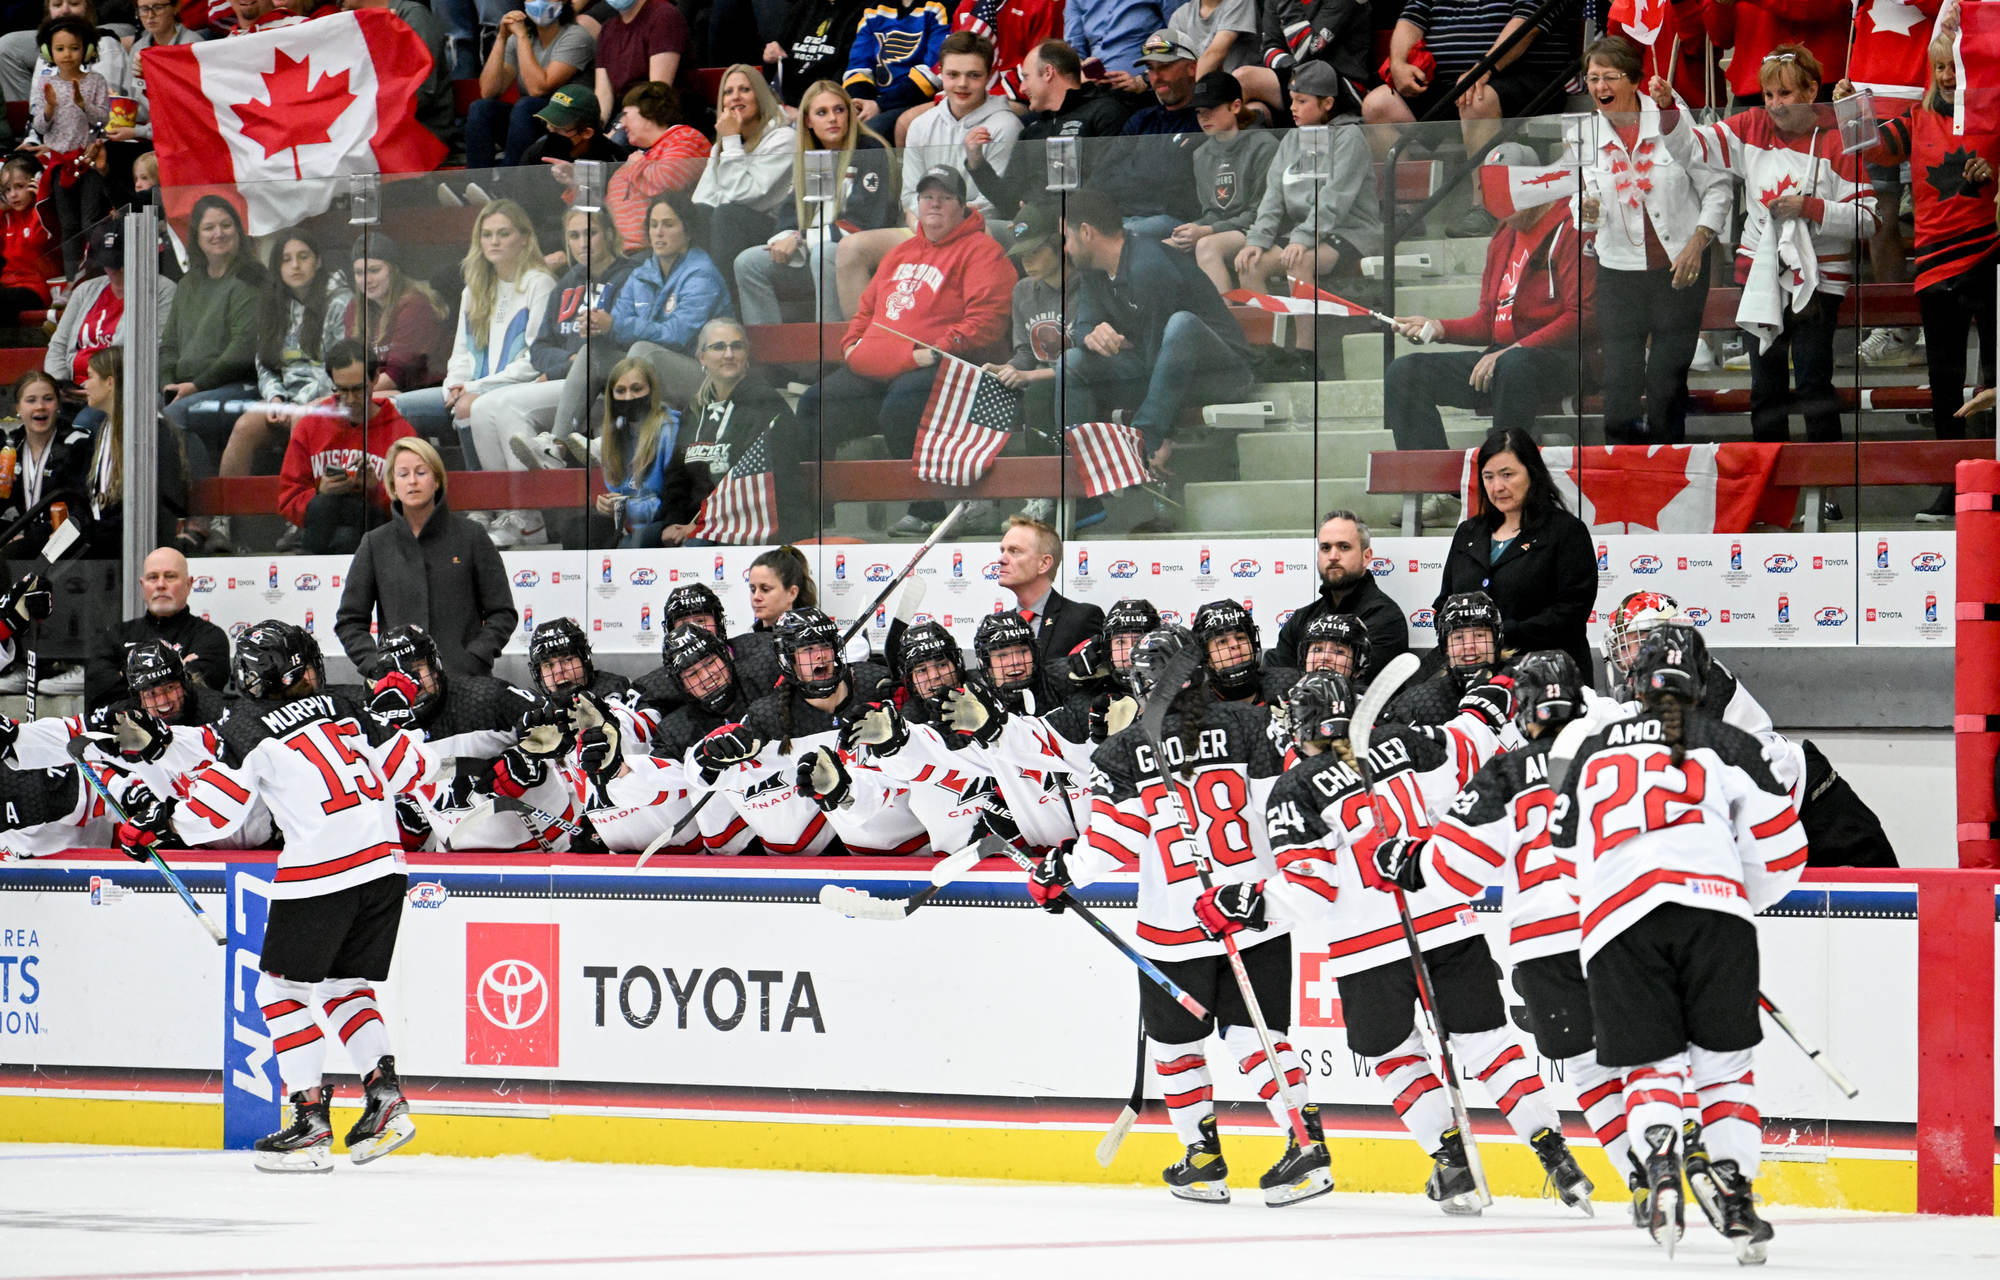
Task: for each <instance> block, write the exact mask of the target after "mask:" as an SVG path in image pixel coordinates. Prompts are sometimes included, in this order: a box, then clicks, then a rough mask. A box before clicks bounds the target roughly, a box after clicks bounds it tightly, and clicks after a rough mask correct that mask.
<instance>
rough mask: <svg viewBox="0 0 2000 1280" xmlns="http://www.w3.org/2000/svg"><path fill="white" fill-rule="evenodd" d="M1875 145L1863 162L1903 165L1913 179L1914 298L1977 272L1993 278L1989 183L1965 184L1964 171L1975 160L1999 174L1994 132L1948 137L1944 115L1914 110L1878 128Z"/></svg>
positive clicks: (1998, 241)
mask: <svg viewBox="0 0 2000 1280" xmlns="http://www.w3.org/2000/svg"><path fill="white" fill-rule="evenodd" d="M1968 123H1970V122H1969V121H1968ZM1881 139H1882V140H1881V143H1880V144H1879V145H1877V146H1875V147H1872V148H1870V149H1869V150H1867V151H1865V152H1863V153H1862V155H1863V158H1864V159H1866V160H1868V161H1869V162H1870V163H1871V164H1879V165H1892V164H1902V163H1904V162H1905V161H1907V162H1908V163H1909V166H1910V176H1911V178H1912V179H1914V183H1913V184H1912V199H1913V200H1914V201H1915V203H1916V207H1917V253H1916V263H1915V266H1916V269H1917V290H1918V292H1922V291H1923V290H1925V289H1929V288H1931V287H1932V286H1934V285H1940V284H1943V283H1945V282H1946V281H1947V280H1952V279H1955V278H1957V277H1958V276H1961V275H1964V274H1965V273H1966V272H1967V271H1969V270H1973V269H1975V268H1976V269H1978V270H1981V271H1988V272H1990V271H1992V270H1993V261H1992V259H1993V255H1994V252H1995V250H1996V248H2000V234H1996V232H1995V229H1994V226H1993V187H1992V185H1991V184H1992V179H1990V178H1989V179H1987V180H1986V181H1985V182H1981V183H1977V184H1973V183H1968V182H1966V181H1965V163H1966V161H1968V160H1970V159H1972V158H1973V157H1975V156H1977V157H1980V158H1981V159H1984V160H1985V161H1986V163H1987V164H1989V165H1992V166H1994V168H1995V169H1996V170H2000V132H1995V131H1993V130H1991V129H1989V130H1985V131H1983V132H1978V133H1963V134H1958V133H1953V132H1952V131H1951V108H1950V107H1946V108H1945V109H1944V110H1942V111H1937V110H1933V109H1932V108H1929V107H1926V106H1923V105H1922V104H1921V103H1920V104H1917V105H1916V106H1914V107H1912V108H1911V110H1910V112H1909V114H1908V115H1904V116H1896V117H1894V118H1892V119H1889V120H1885V121H1883V122H1882V127H1881ZM1883 212H1884V215H1885V216H1886V214H1887V212H1888V211H1887V210H1884V211H1883Z"/></svg>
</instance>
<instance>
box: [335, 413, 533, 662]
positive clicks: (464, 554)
mask: <svg viewBox="0 0 2000 1280" xmlns="http://www.w3.org/2000/svg"><path fill="white" fill-rule="evenodd" d="M382 467H383V474H382V485H383V487H384V488H385V489H387V490H388V491H389V507H390V509H391V510H392V511H394V512H395V513H396V515H397V516H398V517H399V518H398V519H395V520H391V521H389V522H388V523H387V524H385V525H381V526H379V527H377V528H374V529H371V530H369V531H368V533H367V535H366V536H364V537H363V538H362V539H361V548H360V550H358V551H356V552H355V553H354V559H353V561H352V562H351V563H350V564H349V565H348V569H347V587H346V589H345V590H344V591H343V592H342V593H341V597H340V608H339V610H338V612H336V613H335V615H334V623H333V629H334V634H336V635H338V636H339V637H340V644H341V647H342V648H344V649H346V650H347V656H348V657H349V658H351V659H353V660H354V665H355V666H356V667H359V668H360V669H361V674H362V675H363V676H365V677H367V678H368V679H369V680H371V681H372V680H375V679H376V678H378V677H379V676H381V675H383V674H384V673H385V671H386V669H387V668H386V664H384V662H383V661H382V657H381V653H380V650H379V649H378V648H377V647H376V644H375V634H376V632H374V631H371V630H370V624H371V623H373V624H375V627H376V628H377V629H378V630H379V632H380V633H381V634H384V635H386V634H388V632H389V631H390V629H391V628H394V627H401V626H406V625H409V624H412V623H414V624H415V625H417V626H420V627H422V628H424V629H425V630H426V631H428V632H430V635H431V639H433V640H435V641H437V646H438V656H439V657H440V658H441V659H442V660H443V662H444V669H445V670H446V671H447V672H450V673H451V674H453V675H478V676H484V675H491V674H493V659H494V658H496V657H498V656H499V653H500V650H502V649H503V648H505V647H506V645H507V641H508V639H509V637H511V636H512V635H513V634H514V628H515V627H516V626H517V625H518V624H519V623H520V620H521V615H520V614H519V613H518V612H517V611H516V610H515V608H514V593H513V590H512V588H510V587H509V586H508V585H507V566H506V565H505V564H504V563H502V562H501V560H500V553H499V552H498V551H497V550H495V549H494V546H493V540H492V539H491V538H489V537H488V536H487V534H486V530H485V529H484V528H482V527H481V526H480V525H478V524H476V523H474V522H473V521H472V520H470V519H468V518H466V517H465V516H462V515H459V514H457V513H456V512H454V511H452V510H451V509H450V508H449V507H448V506H446V504H445V471H444V459H442V458H440V457H439V456H438V451H437V449H436V448H435V447H433V446H432V445H431V443H430V442H429V441H428V440H423V439H420V438H418V437H416V436H408V437H405V438H404V439H401V440H398V441H396V442H395V443H394V444H392V445H390V446H389V448H388V449H387V450H386V451H385V452H384V453H383V455H382Z"/></svg>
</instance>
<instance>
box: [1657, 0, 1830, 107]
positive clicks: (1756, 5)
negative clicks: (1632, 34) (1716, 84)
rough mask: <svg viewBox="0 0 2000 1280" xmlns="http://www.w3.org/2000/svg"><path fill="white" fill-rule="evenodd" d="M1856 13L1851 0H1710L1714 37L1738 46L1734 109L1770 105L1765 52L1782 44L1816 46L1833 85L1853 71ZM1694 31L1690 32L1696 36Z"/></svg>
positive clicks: (1732, 62) (1732, 64)
mask: <svg viewBox="0 0 2000 1280" xmlns="http://www.w3.org/2000/svg"><path fill="white" fill-rule="evenodd" d="M1853 14H1854V7H1853V5H1852V3H1851V0H1733V2H1732V0H1709V3H1708V8H1707V10H1706V12H1704V13H1703V15H1702V17H1703V20H1704V21H1705V23H1706V24H1707V26H1708V36H1709V39H1711V40H1713V41H1714V42H1715V47H1716V48H1718V49H1733V50H1734V52H1733V53H1731V54H1730V57H1729V92H1730V93H1731V94H1733V95H1734V99H1733V100H1732V101H1731V102H1730V103H1729V109H1730V110H1731V111H1749V110H1752V109H1753V108H1757V107H1761V106H1763V105H1764V90H1763V87H1762V84H1761V83H1760V81H1759V79H1758V76H1759V73H1760V72H1762V71H1763V68H1764V55H1765V54H1767V53H1769V52H1771V50H1773V49H1775V48H1777V47H1778V46H1779V45H1781V44H1802V45H1804V46H1805V47H1806V48H1808V49H1810V50H1812V55H1813V57H1815V58H1818V59H1819V65H1820V68H1821V70H1822V72H1823V74H1824V75H1825V76H1826V81H1825V83H1826V85H1827V86H1828V87H1829V88H1830V87H1831V86H1832V85H1833V83H1834V82H1835V81H1837V80H1839V79H1840V78H1841V76H1843V75H1845V74H1846V72H1847V32H1848V27H1849V24H1850V21H1851V20H1852V18H1853ZM1693 34H1694V33H1692V32H1690V33H1689V37H1690V39H1691V38H1692V37H1693ZM1683 43H1686V42H1685V41H1684V42H1683Z"/></svg>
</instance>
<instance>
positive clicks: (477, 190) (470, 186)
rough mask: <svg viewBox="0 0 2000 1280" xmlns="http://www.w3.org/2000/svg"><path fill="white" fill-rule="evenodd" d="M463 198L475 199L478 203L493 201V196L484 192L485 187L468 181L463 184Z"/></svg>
mask: <svg viewBox="0 0 2000 1280" xmlns="http://www.w3.org/2000/svg"><path fill="white" fill-rule="evenodd" d="M465 198H466V199H467V200H473V201H477V202H478V203H480V204H492V203H493V197H492V196H489V195H487V194H486V188H485V187H482V186H480V185H479V184H478V183H476V182H468V183H466V184H465Z"/></svg>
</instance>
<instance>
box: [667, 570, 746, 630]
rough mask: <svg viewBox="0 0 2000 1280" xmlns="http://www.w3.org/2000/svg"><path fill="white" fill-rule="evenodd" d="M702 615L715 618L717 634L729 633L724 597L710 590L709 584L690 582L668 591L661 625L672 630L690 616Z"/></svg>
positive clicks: (698, 616) (697, 616)
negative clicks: (723, 603) (724, 610)
mask: <svg viewBox="0 0 2000 1280" xmlns="http://www.w3.org/2000/svg"><path fill="white" fill-rule="evenodd" d="M700 617H707V618H711V619H713V620H714V622H715V634H717V635H719V636H724V635H728V634H729V622H728V619H727V618H726V617H725V616H724V615H723V612H722V597H721V596H718V595H716V594H715V592H713V591H711V590H709V589H708V586H707V584H705V583H700V582H690V583H688V584H687V585H686V586H684V587H675V588H674V589H673V590H672V591H670V592H668V593H667V604H666V607H665V608H664V609H662V610H661V611H660V625H661V626H663V627H665V628H666V629H667V630H669V631H672V630H673V629H674V628H675V627H677V626H679V625H680V624H681V623H683V622H686V621H687V620H688V619H689V618H700Z"/></svg>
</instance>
